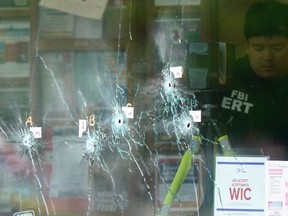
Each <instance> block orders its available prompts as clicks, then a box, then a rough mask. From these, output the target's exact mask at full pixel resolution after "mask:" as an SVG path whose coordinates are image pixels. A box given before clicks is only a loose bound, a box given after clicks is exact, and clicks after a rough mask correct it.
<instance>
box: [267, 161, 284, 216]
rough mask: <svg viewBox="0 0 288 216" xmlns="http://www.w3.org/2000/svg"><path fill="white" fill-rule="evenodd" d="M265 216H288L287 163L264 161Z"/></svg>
mask: <svg viewBox="0 0 288 216" xmlns="http://www.w3.org/2000/svg"><path fill="white" fill-rule="evenodd" d="M265 168H266V172H265V174H266V176H265V184H266V187H265V189H266V195H265V198H266V199H265V216H287V215H288V161H266V165H265Z"/></svg>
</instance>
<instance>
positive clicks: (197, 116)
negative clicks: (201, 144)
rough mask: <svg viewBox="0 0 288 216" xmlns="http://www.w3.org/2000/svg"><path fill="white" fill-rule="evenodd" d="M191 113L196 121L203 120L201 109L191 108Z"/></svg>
mask: <svg viewBox="0 0 288 216" xmlns="http://www.w3.org/2000/svg"><path fill="white" fill-rule="evenodd" d="M189 114H190V115H192V118H193V121H194V122H201V121H202V119H201V110H190V111H189Z"/></svg>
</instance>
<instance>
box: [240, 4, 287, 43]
mask: <svg viewBox="0 0 288 216" xmlns="http://www.w3.org/2000/svg"><path fill="white" fill-rule="evenodd" d="M244 35H245V37H246V39H248V38H250V37H253V36H267V37H272V36H275V35H282V36H285V37H288V5H287V4H284V3H279V2H275V1H265V2H260V3H254V4H251V5H250V7H249V9H248V11H247V13H246V15H245V22H244Z"/></svg>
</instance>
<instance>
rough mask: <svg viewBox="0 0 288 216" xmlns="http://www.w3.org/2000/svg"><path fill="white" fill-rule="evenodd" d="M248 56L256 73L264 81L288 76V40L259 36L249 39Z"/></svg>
mask: <svg viewBox="0 0 288 216" xmlns="http://www.w3.org/2000/svg"><path fill="white" fill-rule="evenodd" d="M247 54H248V56H249V59H250V63H251V67H252V69H253V70H254V72H255V73H256V74H257V75H258V76H259V77H261V78H264V79H278V78H281V77H282V76H283V75H285V74H288V38H287V37H283V36H274V37H265V36H257V37H251V38H249V39H248V47H247Z"/></svg>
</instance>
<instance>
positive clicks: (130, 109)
mask: <svg viewBox="0 0 288 216" xmlns="http://www.w3.org/2000/svg"><path fill="white" fill-rule="evenodd" d="M122 111H123V112H124V113H125V117H126V118H130V119H133V118H134V107H132V106H131V104H130V103H128V104H127V105H126V107H122Z"/></svg>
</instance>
